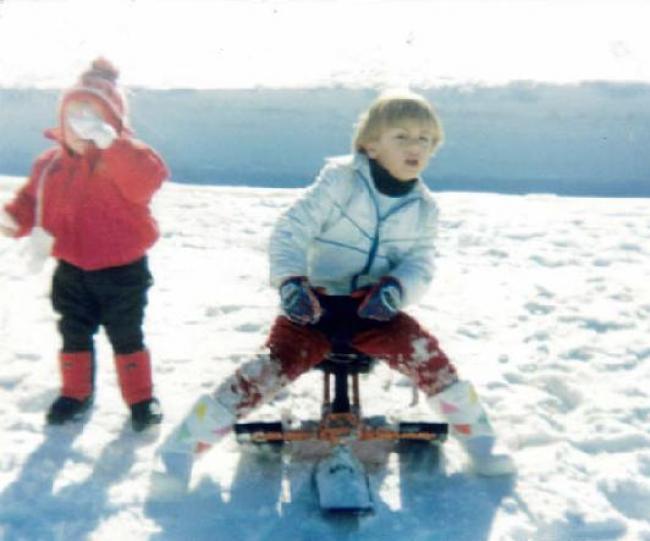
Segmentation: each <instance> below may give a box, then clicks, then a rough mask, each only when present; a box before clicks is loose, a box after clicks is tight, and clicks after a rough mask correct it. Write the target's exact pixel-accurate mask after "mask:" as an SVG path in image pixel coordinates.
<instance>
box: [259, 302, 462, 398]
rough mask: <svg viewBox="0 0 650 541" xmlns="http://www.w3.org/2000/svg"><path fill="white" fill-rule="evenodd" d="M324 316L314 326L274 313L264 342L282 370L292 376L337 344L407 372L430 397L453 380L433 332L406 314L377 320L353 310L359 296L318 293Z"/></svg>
mask: <svg viewBox="0 0 650 541" xmlns="http://www.w3.org/2000/svg"><path fill="white" fill-rule="evenodd" d="M319 300H320V302H321V305H322V307H323V317H322V318H321V320H320V321H319V322H318V323H315V324H313V325H305V326H302V325H298V324H296V323H293V322H292V321H290V320H289V319H288V318H286V317H284V316H279V317H278V318H277V319H276V321H275V324H274V325H273V327H272V329H271V332H270V335H269V338H268V341H267V345H268V347H269V349H270V351H271V357H272V358H275V359H277V360H278V361H279V363H280V365H281V369H280V372H281V375H282V376H284V377H286V378H288V379H289V380H294V379H296V378H297V377H298V376H300V375H301V374H303V373H305V372H307V371H308V370H309V369H311V368H312V367H314V366H315V365H317V364H318V363H319V362H320V361H322V360H323V358H324V357H325V356H326V355H327V354H328V353H329V352H330V351H331V350H332V348H333V347H335V346H336V345H337V344H342V345H347V346H351V347H352V348H354V349H356V350H357V351H360V352H361V353H364V354H366V355H369V356H371V357H373V358H375V359H378V360H382V361H385V362H387V363H388V365H389V366H390V367H391V368H393V369H395V370H398V371H399V372H401V373H402V374H405V375H406V376H408V377H410V378H411V379H412V380H413V381H414V383H415V384H416V385H417V386H418V388H419V389H420V390H422V391H423V392H424V393H425V394H427V395H429V396H431V395H434V394H436V393H438V392H440V391H441V390H442V389H444V388H445V387H447V386H449V385H450V384H451V383H453V382H454V381H456V380H457V379H458V376H457V374H456V369H455V368H454V366H453V365H452V364H451V363H450V361H449V359H448V358H447V356H446V355H445V354H444V353H443V351H442V350H441V349H440V347H439V346H438V341H437V340H436V338H435V337H434V336H432V335H431V334H429V333H428V332H427V331H425V330H424V329H423V328H422V327H421V326H420V325H419V324H418V323H417V321H415V319H413V318H412V317H411V316H409V315H408V314H406V313H404V312H399V313H398V314H397V316H395V317H394V318H393V319H392V320H390V321H387V322H379V321H375V320H369V319H363V318H360V317H359V316H358V315H357V308H358V306H359V304H360V301H361V299H357V298H352V297H347V296H326V295H319Z"/></svg>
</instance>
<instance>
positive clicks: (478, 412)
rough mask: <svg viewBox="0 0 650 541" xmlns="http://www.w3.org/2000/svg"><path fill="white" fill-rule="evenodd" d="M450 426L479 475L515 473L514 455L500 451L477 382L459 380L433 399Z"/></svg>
mask: <svg viewBox="0 0 650 541" xmlns="http://www.w3.org/2000/svg"><path fill="white" fill-rule="evenodd" d="M429 402H430V403H431V404H432V405H433V407H434V408H435V409H437V410H438V411H439V412H440V414H441V415H442V416H443V417H444V418H445V419H446V420H447V422H448V423H449V425H450V432H451V434H452V435H453V436H455V437H456V438H457V439H458V441H459V442H460V444H461V445H462V446H463V448H464V449H465V451H466V452H467V454H468V456H469V458H470V461H471V465H472V469H473V470H474V471H475V472H476V473H478V474H479V475H486V476H496V475H512V474H514V473H515V472H516V467H515V463H514V461H513V460H512V457H511V456H510V455H508V454H506V453H496V452H495V451H494V447H495V445H496V435H495V433H494V430H493V428H492V426H491V425H490V422H489V420H488V418H487V413H486V412H485V409H484V408H483V406H482V405H481V403H480V401H479V399H478V395H477V394H476V391H475V389H474V387H473V385H472V384H471V383H469V382H467V381H457V382H456V383H453V384H451V385H450V386H449V387H447V388H446V389H445V390H444V391H442V392H441V393H438V394H437V395H435V396H432V397H430V398H429Z"/></svg>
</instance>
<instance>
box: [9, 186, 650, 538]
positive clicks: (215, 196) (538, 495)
mask: <svg viewBox="0 0 650 541" xmlns="http://www.w3.org/2000/svg"><path fill="white" fill-rule="evenodd" d="M18 182H19V180H18V179H11V178H8V177H2V178H0V201H6V200H7V199H8V198H9V197H10V195H11V193H12V191H13V190H14V189H15V188H16V187H17V185H18ZM297 194H298V190H292V189H265V188H244V187H239V188H235V187H234V188H225V187H214V186H213V187H209V186H188V185H178V184H168V185H166V186H165V187H164V189H163V190H162V191H161V193H160V194H159V196H158V197H157V200H156V203H155V208H156V213H157V215H158V217H159V220H160V224H161V229H162V238H161V240H160V242H159V244H158V245H157V246H156V248H155V249H154V250H153V251H152V253H151V264H152V267H153V270H154V273H155V276H156V285H155V287H154V288H153V290H152V292H151V297H150V307H149V312H148V321H147V331H148V336H149V345H150V348H151V350H152V352H153V356H154V368H155V382H156V386H157V392H158V395H159V396H160V398H161V401H162V403H163V406H164V410H165V414H166V424H165V425H164V426H163V427H162V429H161V431H160V434H144V435H135V434H133V433H132V432H131V431H130V428H129V425H128V423H127V414H126V409H125V407H124V406H123V404H122V403H121V400H120V397H119V392H118V389H117V387H116V382H115V374H114V370H113V366H112V360H111V354H110V349H109V347H108V345H107V342H106V341H105V339H104V337H103V336H102V337H100V341H99V346H100V347H99V374H98V384H99V388H98V396H97V402H96V406H95V408H94V410H93V413H92V416H91V418H90V420H89V421H88V422H87V424H85V425H79V426H74V427H64V428H47V427H45V426H44V422H43V420H44V412H45V409H46V408H47V406H48V404H49V403H50V401H51V400H52V399H53V398H54V397H55V395H56V392H57V387H58V374H57V369H56V364H55V357H56V352H57V350H58V347H59V342H58V337H57V334H56V331H55V318H54V315H53V313H52V311H51V309H50V306H49V301H48V289H49V285H48V284H49V276H50V270H51V269H46V270H45V271H44V272H43V273H42V274H40V275H36V276H28V275H25V274H24V271H23V266H22V260H21V257H20V253H19V252H20V248H21V247H20V244H21V243H20V242H19V243H15V242H13V241H10V240H8V239H4V240H3V239H1V238H0V299H1V300H2V302H1V303H0V343H1V344H2V348H1V349H0V366H2V370H1V371H0V446H1V447H2V454H0V539H3V540H7V541H17V540H29V541H38V540H71V539H75V540H77V539H79V540H81V539H90V540H109V539H124V540H127V539H128V540H130V539H137V540H142V539H151V540H175V539H192V540H201V539H206V540H207V539H228V540H233V541H239V540H242V541H243V540H251V541H253V540H254V541H262V540H263V541H280V540H282V541H284V540H285V539H292V540H293V539H295V540H301V539H305V540H306V539H350V540H352V539H355V540H356V539H360V540H361V539H363V540H378V541H384V540H385V541H389V540H390V541H394V540H396V539H399V540H404V541H406V540H409V541H411V540H418V541H425V540H426V541H431V540H445V541H488V540H489V541H497V540H498V541H506V540H507V541H529V540H534V541H578V540H608V541H609V540H625V541H650V511H649V509H650V404H649V403H648V390H647V384H648V381H650V365H649V364H648V360H649V359H650V347H649V346H648V341H647V337H648V334H649V332H650V289H649V288H648V286H647V284H648V283H649V281H650V249H649V246H650V200H648V199H631V198H630V199H615V198H610V199H588V198H562V197H553V196H506V195H496V194H472V193H467V194H459V193H444V194H439V196H438V201H439V204H440V206H441V209H442V215H441V224H440V236H439V251H440V256H439V259H438V272H437V277H436V280H435V283H434V284H433V286H432V288H431V290H430V292H429V293H428V295H427V297H426V298H425V300H424V302H423V303H422V304H421V305H419V306H416V307H413V308H411V311H412V313H413V314H414V315H415V316H416V317H417V318H418V319H419V320H420V321H421V322H422V323H423V324H424V325H426V326H427V327H428V328H429V329H431V330H432V331H433V332H434V333H435V334H436V335H437V336H438V337H439V339H440V341H441V343H442V345H443V346H444V347H445V349H446V350H447V352H448V353H449V354H450V355H451V356H452V357H453V359H455V362H456V364H457V366H458V367H459V369H460V371H461V372H462V373H463V374H464V375H466V376H467V377H469V378H470V379H472V380H473V381H474V382H475V383H476V384H477V386H478V388H479V390H480V392H481V394H482V396H483V398H484V400H485V401H486V403H487V405H488V407H489V408H490V410H491V412H492V415H493V418H494V421H495V425H496V426H497V429H498V430H499V432H500V433H501V434H502V435H503V437H504V438H505V440H506V441H507V442H508V443H509V444H510V445H511V446H513V448H514V449H515V458H516V460H517V462H518V464H519V475H518V476H517V478H516V479H514V480H495V479H492V480H488V479H480V478H477V477H474V476H472V475H470V474H468V473H466V472H465V471H464V469H463V468H464V462H463V457H462V454H461V451H460V449H459V448H458V447H457V445H456V443H455V442H452V441H450V442H448V443H446V444H445V445H444V448H443V449H444V450H443V458H441V459H440V460H439V461H436V460H433V459H430V457H417V456H412V457H400V456H398V455H396V454H394V453H389V452H388V451H387V450H386V449H380V448H375V449H365V455H366V456H367V458H368V460H370V461H371V463H370V464H369V470H370V471H371V479H372V489H373V491H374V493H375V496H376V499H377V502H378V505H377V512H376V514H375V515H372V516H369V517H365V518H361V519H351V520H342V519H337V520H328V519H325V518H323V517H322V516H321V515H320V513H319V511H318V510H317V506H316V501H315V499H314V496H313V493H312V490H311V481H310V473H311V470H310V464H311V462H310V461H309V459H308V457H306V456H304V455H301V454H300V453H298V455H297V456H291V455H285V456H284V457H283V458H281V459H274V458H256V457H254V456H251V455H248V454H242V453H241V452H240V449H238V447H237V445H236V444H235V442H234V441H233V440H232V438H227V439H226V440H225V441H223V442H222V444H220V445H219V446H217V447H216V448H215V449H213V450H211V451H210V453H209V454H208V455H206V456H205V457H204V459H203V460H202V461H201V462H200V463H199V465H198V467H197V469H196V471H195V475H194V477H193V481H192V486H191V490H190V494H189V496H188V497H187V498H186V499H184V500H182V501H179V502H174V503H156V502H154V501H153V500H152V499H151V498H150V494H149V484H148V483H149V475H150V472H151V468H152V457H153V454H154V451H155V450H156V448H157V446H158V445H159V443H160V441H161V439H162V438H163V437H164V435H165V434H166V433H167V432H168V431H169V430H170V429H171V426H172V425H173V424H174V423H176V422H177V421H178V420H179V419H180V418H181V416H182V415H183V414H184V413H185V411H186V409H187V408H188V407H189V405H190V404H191V403H192V401H193V400H194V399H195V397H196V396H197V395H198V394H199V393H202V392H204V391H205V390H206V389H211V388H213V387H214V386H215V385H216V384H217V383H218V382H219V381H221V380H222V379H223V378H224V377H225V376H226V375H227V374H229V373H230V371H232V370H233V369H234V368H235V366H237V364H238V363H239V362H241V361H242V360H243V359H245V358H247V357H248V356H249V355H252V354H253V353H255V352H256V351H258V349H259V348H260V347H261V346H262V343H263V341H264V339H265V335H266V332H267V331H268V329H269V325H270V323H271V321H272V318H273V317H274V315H275V313H276V301H277V299H276V294H275V292H274V291H272V290H271V289H270V288H269V287H268V285H267V271H268V267H267V259H266V242H267V238H268V235H269V231H270V227H271V224H272V223H273V222H274V220H275V218H276V217H277V216H278V214H279V213H280V212H281V211H282V209H284V208H285V207H286V206H287V205H289V204H290V203H291V201H292V200H293V199H294V198H295V197H296V196H297ZM318 378H319V375H318V374H309V375H307V376H305V377H304V378H303V379H301V380H299V381H298V382H297V383H296V384H295V385H293V386H292V387H290V388H289V389H288V390H287V391H286V392H284V393H282V394H281V395H280V397H278V399H277V400H276V401H275V402H274V403H272V404H271V405H267V406H265V407H264V408H263V409H262V410H260V411H259V414H258V415H256V416H255V417H256V418H272V417H279V416H281V415H285V416H286V415H289V414H293V415H295V416H300V417H315V416H316V415H317V414H318V409H319V398H320V382H319V379H318ZM411 393H412V390H411V388H410V386H409V385H408V382H407V381H406V380H405V379H404V378H403V377H402V376H400V375H398V374H396V373H393V372H391V371H390V370H388V369H386V368H385V367H383V366H378V367H377V368H376V369H375V371H374V372H373V373H372V374H371V375H369V376H368V377H367V378H365V379H364V381H363V386H362V394H363V396H364V404H365V407H366V413H368V414H375V413H386V414H388V415H391V416H394V417H400V418H403V419H404V418H407V419H408V418H414V419H426V418H430V417H431V414H430V413H429V411H428V409H427V406H426V404H425V403H424V401H423V400H420V401H419V402H418V403H416V404H415V405H412V396H411ZM362 451H364V450H362Z"/></svg>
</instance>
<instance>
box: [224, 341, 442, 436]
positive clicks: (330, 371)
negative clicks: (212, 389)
mask: <svg viewBox="0 0 650 541" xmlns="http://www.w3.org/2000/svg"><path fill="white" fill-rule="evenodd" d="M373 364H374V360H373V359H372V358H371V357H368V356H366V355H363V354H361V353H359V352H357V351H355V350H352V349H343V350H338V351H335V352H333V353H331V354H330V355H328V356H327V357H326V358H325V359H324V360H323V361H321V362H320V363H319V364H318V365H317V366H316V368H317V369H319V370H322V372H323V402H322V409H321V418H320V420H318V421H313V420H311V421H302V423H301V425H300V426H299V427H297V428H291V427H285V426H283V424H282V423H281V422H249V423H237V424H236V425H235V427H234V428H235V434H236V438H237V441H238V442H240V443H253V444H255V443H257V444H269V443H277V444H281V443H285V442H301V441H314V440H318V441H324V442H329V443H331V444H332V445H340V444H344V443H349V442H351V441H371V440H382V441H395V442H398V441H420V442H434V443H442V442H444V441H445V440H446V438H447V433H448V425H447V424H446V423H428V422H399V423H393V424H388V423H386V421H385V419H384V418H383V417H371V418H363V417H362V414H361V397H360V392H359V374H365V373H367V372H369V371H370V369H371V367H372V365H373ZM332 379H333V381H334V385H333V389H332ZM332 390H334V392H333V393H332Z"/></svg>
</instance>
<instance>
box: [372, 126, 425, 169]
mask: <svg viewBox="0 0 650 541" xmlns="http://www.w3.org/2000/svg"><path fill="white" fill-rule="evenodd" d="M433 143H434V133H433V131H432V129H431V126H429V125H428V124H427V123H424V122H421V121H418V120H404V121H402V122H400V123H399V124H395V125H393V126H387V127H385V128H384V129H382V130H381V133H380V135H379V137H378V138H377V140H375V141H371V142H368V143H366V145H365V149H366V152H367V154H368V156H369V157H371V158H373V159H375V160H377V161H378V162H379V163H380V164H381V165H382V166H383V167H384V168H385V169H387V170H388V172H389V173H390V174H391V175H393V176H394V177H395V178H396V179H397V180H400V181H407V180H411V179H413V178H415V177H417V176H418V175H419V174H420V173H421V172H422V171H424V169H425V168H426V166H427V164H428V163H429V159H430V158H431V154H432V149H433Z"/></svg>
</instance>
